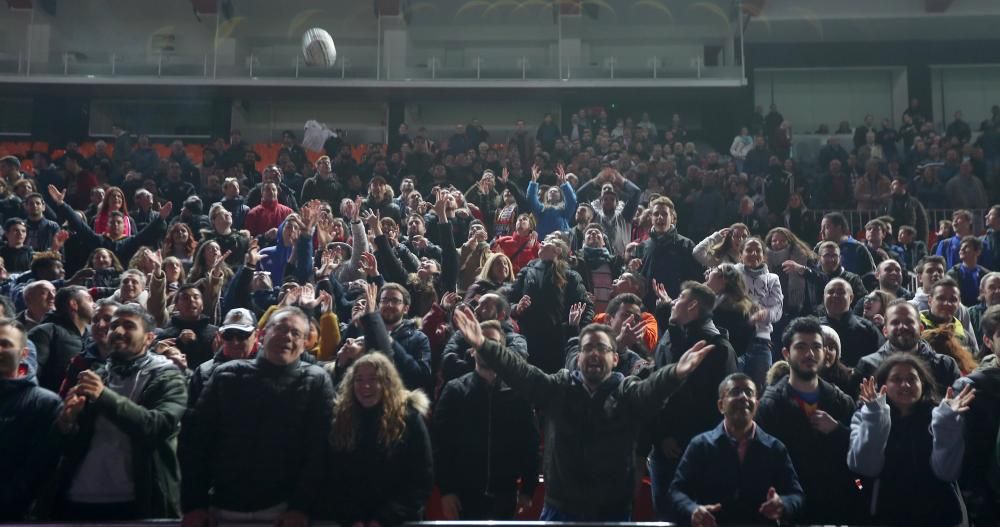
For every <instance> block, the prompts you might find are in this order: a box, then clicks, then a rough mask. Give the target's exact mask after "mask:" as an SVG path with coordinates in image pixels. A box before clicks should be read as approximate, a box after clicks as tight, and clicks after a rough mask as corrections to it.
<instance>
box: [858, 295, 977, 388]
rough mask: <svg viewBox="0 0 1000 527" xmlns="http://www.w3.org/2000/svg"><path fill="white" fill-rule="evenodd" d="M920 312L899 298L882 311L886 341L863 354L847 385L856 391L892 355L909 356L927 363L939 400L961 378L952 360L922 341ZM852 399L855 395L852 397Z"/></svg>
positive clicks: (956, 365)
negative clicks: (873, 350) (912, 355)
mask: <svg viewBox="0 0 1000 527" xmlns="http://www.w3.org/2000/svg"><path fill="white" fill-rule="evenodd" d="M923 329H924V328H923V324H921V322H920V313H919V312H918V311H917V308H916V307H914V306H913V305H912V304H910V303H908V302H907V301H905V300H902V299H898V298H897V299H896V300H893V301H892V302H891V303H890V304H889V307H887V308H886V310H885V327H883V328H882V332H883V333H884V334H885V336H886V339H887V340H886V342H885V344H883V345H882V347H881V348H879V350H878V351H876V352H875V353H872V354H870V355H865V356H864V357H862V358H861V360H860V361H859V362H858V366H857V367H856V368H855V369H854V376H853V377H852V379H853V380H852V381H851V384H850V385H851V386H852V387H855V389H857V390H860V389H861V388H860V387H861V381H862V380H863V379H867V378H869V377H871V376H873V375H874V374H875V370H877V369H878V367H879V366H881V365H882V362H883V361H884V360H885V359H886V358H888V357H889V355H892V354H893V353H913V354H914V355H916V356H918V357H920V358H921V359H923V360H924V362H926V363H927V366H928V367H929V368H930V371H931V374H932V375H933V376H934V380H935V381H937V385H938V391H939V392H940V393H938V396H941V397H943V396H944V391H945V389H946V388H948V387H949V386H951V385H952V384H954V382H955V380H956V379H958V378H959V377H961V376H962V373H961V372H960V371H959V369H958V364H957V363H956V362H955V359H953V358H951V357H949V356H947V355H941V354H939V353H936V352H935V351H934V350H932V349H931V347H930V346H929V345H927V343H926V342H924V340H923V339H921V338H920V333H921V332H922V331H923ZM852 395H853V396H856V395H857V394H852Z"/></svg>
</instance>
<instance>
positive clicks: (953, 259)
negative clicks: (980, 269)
mask: <svg viewBox="0 0 1000 527" xmlns="http://www.w3.org/2000/svg"><path fill="white" fill-rule="evenodd" d="M961 245H962V239H961V238H959V236H958V235H957V234H956V235H954V236H952V237H951V238H948V239H945V240H941V241H940V242H939V243H938V246H937V251H935V254H937V255H938V256H944V260H945V266H944V267H945V269H951V268H952V267H955V266H956V265H958V264H960V263H962V259H961V258H959V257H958V249H959V248H960V246H961ZM985 253H986V247H983V254H985Z"/></svg>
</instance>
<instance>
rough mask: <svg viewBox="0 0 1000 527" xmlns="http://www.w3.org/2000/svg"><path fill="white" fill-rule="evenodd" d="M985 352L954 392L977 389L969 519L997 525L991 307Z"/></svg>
mask: <svg viewBox="0 0 1000 527" xmlns="http://www.w3.org/2000/svg"><path fill="white" fill-rule="evenodd" d="M980 331H981V334H982V339H983V340H982V343H983V345H984V346H985V347H984V348H983V350H984V352H986V353H988V355H986V356H985V357H984V358H983V360H982V362H980V364H979V368H977V369H976V371H974V372H972V373H970V374H969V375H968V376H966V377H962V378H961V379H959V380H958V381H956V382H955V385H954V386H953V387H952V390H956V389H957V390H959V391H961V390H962V389H963V388H965V386H966V385H972V387H973V388H975V389H976V399H975V400H974V401H972V406H971V408H970V409H969V413H967V414H965V456H964V458H963V461H962V477H961V479H960V480H959V484H960V485H959V486H960V488H961V489H962V494H963V497H964V498H965V504H966V506H967V507H968V508H969V516H970V518H972V520H973V521H975V523H976V525H996V524H997V520H998V519H1000V466H998V464H997V458H996V456H995V455H994V453H995V451H996V445H997V428H998V425H1000V365H998V360H997V358H998V357H1000V355H997V353H1000V308H998V307H991V308H990V309H988V310H987V311H986V313H985V314H984V315H983V318H982V320H981V321H980Z"/></svg>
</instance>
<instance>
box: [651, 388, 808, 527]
mask: <svg viewBox="0 0 1000 527" xmlns="http://www.w3.org/2000/svg"><path fill="white" fill-rule="evenodd" d="M717 408H718V411H719V413H721V414H722V416H723V419H722V422H721V423H719V425H718V426H717V427H715V429H714V430H710V431H708V432H705V433H703V434H699V435H698V436H697V437H695V438H694V439H693V440H692V441H691V444H690V445H688V448H687V450H686V451H685V452H684V457H682V458H681V462H680V465H679V466H678V467H677V475H676V476H675V477H674V481H673V483H672V484H671V485H670V495H671V500H672V502H673V506H674V509H675V510H676V511H677V513H678V514H679V515H680V516H681V517H682V518H684V519H685V520H686V521H688V522H690V524H691V525H692V527H710V526H714V525H716V524H717V523H721V524H761V523H777V524H780V523H782V521H789V520H794V519H795V518H796V516H797V515H798V514H799V513H800V512H801V510H802V506H803V501H804V496H803V492H802V487H801V486H800V485H799V481H798V476H797V475H796V473H795V467H793V466H792V460H791V458H790V457H789V455H788V450H787V449H786V448H785V445H784V444H782V443H781V441H779V440H778V439H777V438H775V437H773V436H771V435H770V434H768V433H767V432H765V431H764V430H763V427H761V426H757V424H756V423H755V422H754V415H755V414H756V412H757V387H756V386H755V385H754V383H753V380H752V379H750V377H748V376H747V375H745V374H742V373H734V374H732V375H730V376H728V377H726V378H725V379H724V380H723V381H722V382H721V383H720V384H719V387H718V403H717Z"/></svg>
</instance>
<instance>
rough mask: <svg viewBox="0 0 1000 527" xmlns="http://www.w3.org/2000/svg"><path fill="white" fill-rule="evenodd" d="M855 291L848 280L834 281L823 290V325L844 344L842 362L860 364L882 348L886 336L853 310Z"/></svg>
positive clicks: (838, 279)
mask: <svg viewBox="0 0 1000 527" xmlns="http://www.w3.org/2000/svg"><path fill="white" fill-rule="evenodd" d="M853 299H854V291H853V290H852V289H851V285H850V284H848V283H847V280H844V279H843V278H834V279H833V280H830V283H828V284H826V288H825V289H824V290H823V313H824V314H823V316H821V317H820V319H819V322H820V324H823V325H824V326H830V327H831V328H833V330H834V331H836V332H837V336H838V337H840V342H841V346H840V349H841V355H840V361H841V362H843V363H844V364H857V362H858V360H860V359H861V357H864V356H865V355H868V354H869V353H875V350H877V349H878V348H879V346H881V345H882V334H881V333H879V330H878V328H877V327H875V324H873V323H872V322H871V321H870V320H868V319H866V318H864V317H859V316H857V315H855V314H854V313H853V312H851V310H850V306H851V302H852V301H853Z"/></svg>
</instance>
